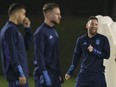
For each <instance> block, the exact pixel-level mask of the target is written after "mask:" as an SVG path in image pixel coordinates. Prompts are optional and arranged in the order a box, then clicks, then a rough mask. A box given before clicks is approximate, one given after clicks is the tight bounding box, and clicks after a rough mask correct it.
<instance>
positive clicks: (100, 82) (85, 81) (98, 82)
mask: <svg viewBox="0 0 116 87" xmlns="http://www.w3.org/2000/svg"><path fill="white" fill-rule="evenodd" d="M75 87H107V85H106V80H105V75H104V73H79V74H78V77H77V79H76V84H75Z"/></svg>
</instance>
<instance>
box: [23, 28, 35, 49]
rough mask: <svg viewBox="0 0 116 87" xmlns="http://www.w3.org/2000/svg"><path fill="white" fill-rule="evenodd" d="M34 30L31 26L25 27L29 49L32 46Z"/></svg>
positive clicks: (25, 38)
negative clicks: (32, 30)
mask: <svg viewBox="0 0 116 87" xmlns="http://www.w3.org/2000/svg"><path fill="white" fill-rule="evenodd" d="M32 38H33V35H32V32H31V29H30V28H25V35H24V43H25V48H26V50H28V49H29V48H30V46H31V43H32Z"/></svg>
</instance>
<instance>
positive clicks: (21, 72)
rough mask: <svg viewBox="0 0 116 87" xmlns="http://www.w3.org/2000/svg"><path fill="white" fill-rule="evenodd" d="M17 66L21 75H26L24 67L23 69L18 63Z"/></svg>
mask: <svg viewBox="0 0 116 87" xmlns="http://www.w3.org/2000/svg"><path fill="white" fill-rule="evenodd" d="M17 67H18V70H19V73H20V76H21V77H23V76H25V75H24V72H23V69H22V67H21V65H18V66H17Z"/></svg>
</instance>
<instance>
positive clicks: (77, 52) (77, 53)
mask: <svg viewBox="0 0 116 87" xmlns="http://www.w3.org/2000/svg"><path fill="white" fill-rule="evenodd" d="M79 41H80V40H79V39H78V40H77V42H76V46H75V49H74V54H73V60H72V64H71V66H70V68H69V69H68V72H67V73H68V74H69V75H72V74H73V71H74V69H75V68H76V66H77V64H78V62H79V60H80V58H81V55H82V50H81V46H80V42H79Z"/></svg>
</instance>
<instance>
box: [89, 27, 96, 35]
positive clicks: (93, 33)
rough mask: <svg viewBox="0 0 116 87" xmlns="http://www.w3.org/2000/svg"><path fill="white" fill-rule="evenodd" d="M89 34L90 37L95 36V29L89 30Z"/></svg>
mask: <svg viewBox="0 0 116 87" xmlns="http://www.w3.org/2000/svg"><path fill="white" fill-rule="evenodd" d="M89 33H90V34H91V35H95V34H96V33H97V28H91V29H90V31H89Z"/></svg>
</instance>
